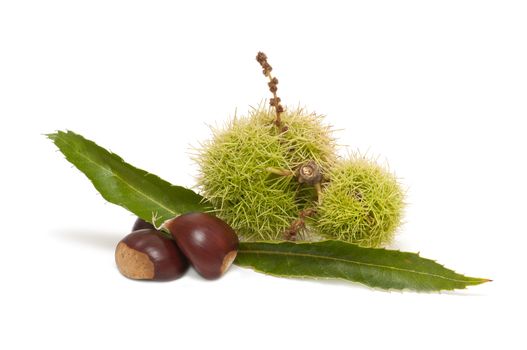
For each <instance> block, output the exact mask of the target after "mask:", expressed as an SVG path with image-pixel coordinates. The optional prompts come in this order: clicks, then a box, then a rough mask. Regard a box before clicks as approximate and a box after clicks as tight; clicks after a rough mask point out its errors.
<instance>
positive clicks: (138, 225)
mask: <svg viewBox="0 0 527 350" xmlns="http://www.w3.org/2000/svg"><path fill="white" fill-rule="evenodd" d="M146 228H147V229H151V230H155V229H156V228H155V227H154V225H152V224H151V223H149V222H146V221H145V220H143V219H141V218H137V220H135V223H134V226H133V227H132V232H133V231H137V230H144V229H146Z"/></svg>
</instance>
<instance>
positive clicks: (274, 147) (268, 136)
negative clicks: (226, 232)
mask: <svg viewBox="0 0 527 350" xmlns="http://www.w3.org/2000/svg"><path fill="white" fill-rule="evenodd" d="M275 117H276V115H275V113H274V111H273V109H271V108H264V107H259V108H256V109H253V110H252V111H250V113H249V114H248V115H247V116H243V117H235V118H233V119H232V120H230V121H229V122H228V123H227V124H226V125H225V126H224V127H223V128H216V129H213V130H212V131H213V135H212V139H211V140H209V141H207V142H205V143H203V144H202V145H201V147H200V148H199V149H198V152H197V157H195V159H196V162H197V164H198V166H199V175H198V186H199V188H200V190H201V192H202V194H203V195H204V197H205V198H207V199H208V200H209V201H210V202H211V203H212V204H213V206H214V207H215V208H216V209H215V211H216V215H218V216H219V217H221V218H222V219H223V220H225V221H226V222H228V223H229V224H230V225H231V226H232V227H233V228H234V229H235V230H236V231H237V233H238V234H239V235H240V236H241V238H242V239H245V240H281V239H284V232H285V231H286V230H287V228H288V227H289V226H290V225H291V223H292V222H293V221H294V220H295V219H296V218H298V215H299V213H300V211H302V210H303V209H304V208H306V207H309V206H312V204H313V202H314V201H315V200H316V198H317V196H316V192H315V189H314V188H313V186H308V185H306V184H300V183H299V182H298V180H297V177H296V176H295V175H294V174H295V172H296V170H297V168H298V167H299V166H300V165H302V164H304V163H305V162H307V161H309V160H312V161H314V162H315V163H316V164H317V165H318V166H319V167H320V169H321V170H322V172H324V171H326V170H328V169H329V168H330V167H331V165H332V163H333V162H334V160H335V145H334V139H333V137H332V132H331V128H330V127H329V126H326V125H324V124H323V122H322V117H320V116H318V115H316V114H311V113H306V112H305V111H304V110H302V109H296V110H292V111H284V112H283V113H282V126H283V127H282V128H278V127H277V126H276V125H275V123H274V121H275ZM270 169H275V170H278V171H281V172H284V174H285V175H277V174H276V173H273V172H272V171H270ZM287 174H289V175H287Z"/></svg>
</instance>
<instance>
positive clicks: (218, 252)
mask: <svg viewBox="0 0 527 350" xmlns="http://www.w3.org/2000/svg"><path fill="white" fill-rule="evenodd" d="M163 226H164V227H165V228H167V229H168V230H169V231H170V233H172V236H173V237H174V239H175V241H176V243H177V245H178V247H179V248H180V249H181V251H182V252H183V254H185V256H186V257H187V258H188V259H189V260H190V263H191V264H192V266H194V268H195V269H196V271H198V273H199V274H200V275H201V276H203V277H204V278H206V279H216V278H219V277H220V276H221V275H223V273H225V271H227V269H228V268H229V266H231V264H232V262H233V261H234V259H235V258H236V254H237V252H238V236H237V235H236V233H235V232H234V230H233V229H232V228H231V227H230V226H229V225H228V224H227V223H226V222H224V221H223V220H221V219H219V218H217V217H215V216H212V215H210V214H206V213H188V214H183V215H180V216H178V217H175V218H173V219H170V220H168V221H166V222H165V223H164V224H163Z"/></svg>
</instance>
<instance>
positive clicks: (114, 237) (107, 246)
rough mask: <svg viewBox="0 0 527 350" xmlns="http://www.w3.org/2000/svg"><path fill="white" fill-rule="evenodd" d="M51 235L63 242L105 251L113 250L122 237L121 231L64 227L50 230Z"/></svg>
mask: <svg viewBox="0 0 527 350" xmlns="http://www.w3.org/2000/svg"><path fill="white" fill-rule="evenodd" d="M51 235H52V236H53V237H55V238H58V239H60V240H62V241H65V242H71V243H76V244H82V245H84V246H89V247H92V248H95V249H100V250H107V251H114V250H115V246H116V245H117V243H119V241H120V240H121V239H122V238H123V235H122V234H121V233H115V232H108V231H95V230H93V231H90V230H83V229H66V228H64V229H60V230H54V231H51Z"/></svg>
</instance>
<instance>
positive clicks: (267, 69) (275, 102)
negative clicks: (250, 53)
mask: <svg viewBox="0 0 527 350" xmlns="http://www.w3.org/2000/svg"><path fill="white" fill-rule="evenodd" d="M256 60H257V61H258V63H260V65H261V66H262V72H263V74H264V75H265V76H266V77H267V78H268V79H269V83H268V84H267V85H268V86H269V91H271V93H272V94H273V97H272V98H271V99H270V100H269V104H270V105H271V107H273V108H274V110H275V112H276V119H275V121H274V123H275V125H276V126H277V127H278V128H279V129H280V131H285V130H286V127H285V126H282V119H281V117H280V115H281V114H282V113H283V112H284V107H283V106H282V104H281V103H280V102H281V99H280V97H278V95H277V94H276V92H277V91H278V79H276V77H273V76H272V75H271V71H272V70H273V67H271V65H270V64H269V62H267V55H266V54H264V53H263V52H261V51H260V52H258V54H257V55H256Z"/></svg>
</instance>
